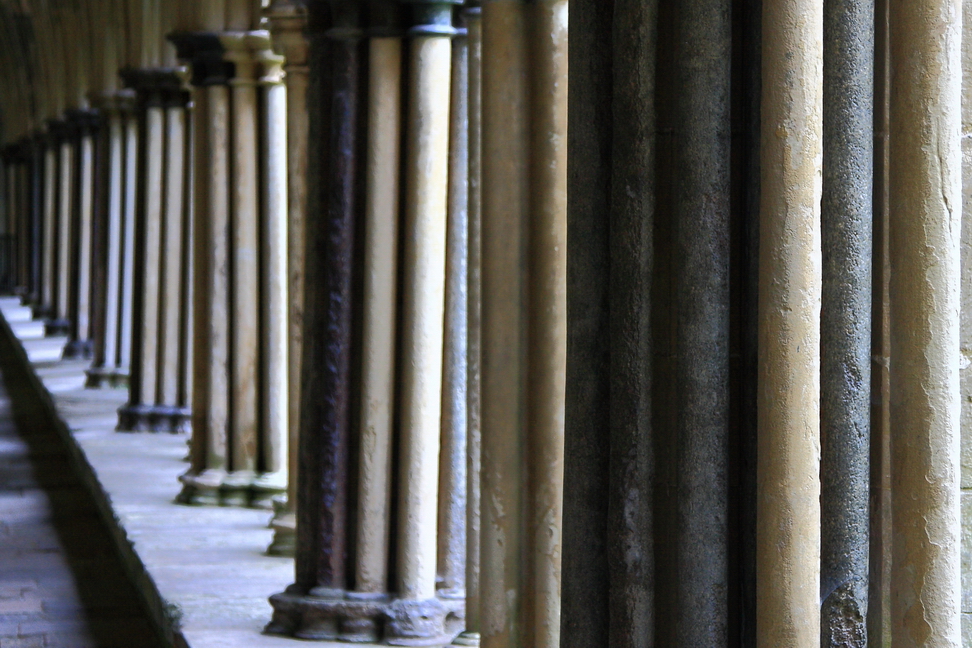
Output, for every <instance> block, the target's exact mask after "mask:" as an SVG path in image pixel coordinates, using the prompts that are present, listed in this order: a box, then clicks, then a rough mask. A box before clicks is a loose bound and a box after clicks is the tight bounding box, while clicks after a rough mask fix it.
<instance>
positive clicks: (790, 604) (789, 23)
mask: <svg viewBox="0 0 972 648" xmlns="http://www.w3.org/2000/svg"><path fill="white" fill-rule="evenodd" d="M822 41H823V5H822V3H817V2H810V1H807V0H769V1H767V2H764V3H763V95H762V129H763V130H762V132H763V137H762V149H761V168H762V173H761V191H762V194H761V202H760V231H759V391H758V396H757V399H758V400H757V406H758V411H759V431H758V441H757V443H758V449H757V452H758V457H759V461H758V462H757V527H756V540H757V544H756V645H757V646H758V647H759V648H771V647H773V648H775V647H777V646H783V645H786V646H792V647H793V648H811V647H813V648H817V647H818V646H819V645H820V295H821V267H820V255H821V249H820V245H821V244H820V197H821V163H822V139H823V138H822V128H823V42H822Z"/></svg>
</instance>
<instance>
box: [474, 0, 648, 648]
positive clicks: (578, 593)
mask: <svg viewBox="0 0 972 648" xmlns="http://www.w3.org/2000/svg"><path fill="white" fill-rule="evenodd" d="M570 24H571V28H570V79H569V84H570V105H569V109H568V113H569V115H570V125H569V128H568V135H569V140H568V142H569V143H568V146H569V169H568V183H567V191H568V194H567V198H568V204H569V205H570V208H569V210H568V226H569V231H570V236H569V237H568V239H567V245H568V255H567V259H568V267H567V291H568V297H569V299H570V304H571V306H570V318H569V321H568V346H567V348H568V351H569V353H568V357H567V388H566V389H567V392H566V393H567V397H566V406H567V416H566V422H565V455H566V461H565V480H564V556H563V616H562V621H561V645H562V646H563V647H564V648H593V647H594V646H602V645H605V644H607V645H610V646H618V647H619V648H620V647H623V648H648V647H649V646H652V645H654V635H655V628H654V626H655V623H654V573H655V570H654V545H653V534H652V522H653V506H652V499H653V480H654V453H653V445H652V444H653V432H652V420H651V393H652V385H651V382H652V381H651V378H652V336H651V325H650V324H651V298H652V270H651V269H652V266H653V255H654V252H653V249H654V248H653V228H654V210H655V181H654V168H655V131H656V118H655V111H654V99H653V98H654V96H655V54H656V30H657V6H656V3H654V2H624V3H616V4H615V5H613V7H612V6H611V5H607V4H605V3H601V2H599V1H598V0H580V1H577V0H575V2H573V3H572V5H571V22H570ZM608 42H610V43H611V44H612V47H611V48H607V47H604V43H608ZM484 54H485V52H484ZM485 100H486V97H485V96H484V102H485ZM612 124H614V125H615V126H614V127H613V128H612ZM484 126H485V125H484ZM484 135H485V130H484ZM484 145H485V140H484ZM484 153H485V146H484ZM485 180H486V178H485V177H484V181H485ZM484 190H485V185H484ZM483 197H484V200H485V198H486V196H485V193H484V196H483ZM483 207H484V211H483V217H484V220H483V226H484V229H483V233H484V235H485V233H486V220H485V218H486V216H487V212H486V209H485V208H486V204H485V202H484V204H483ZM484 240H485V239H484ZM484 261H485V257H484ZM484 279H485V276H484ZM483 317H484V324H485V321H486V317H487V311H486V310H485V303H484V311H483ZM613 358H625V362H621V363H618V362H612V359H613ZM483 360H484V363H485V360H486V359H485V357H484V359H483ZM484 367H485V364H484ZM484 377H485V376H484ZM484 396H485V394H484ZM483 432H484V435H483V442H484V445H485V442H486V434H488V429H487V428H486V427H485V420H484V428H483ZM484 550H485V547H484ZM484 577H485V575H484Z"/></svg>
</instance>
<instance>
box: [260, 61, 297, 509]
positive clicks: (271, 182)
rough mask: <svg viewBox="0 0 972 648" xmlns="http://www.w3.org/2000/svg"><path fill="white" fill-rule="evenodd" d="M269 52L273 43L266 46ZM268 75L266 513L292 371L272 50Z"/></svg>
mask: <svg viewBox="0 0 972 648" xmlns="http://www.w3.org/2000/svg"><path fill="white" fill-rule="evenodd" d="M265 46H267V47H269V42H267V43H266V44H265ZM259 56H260V59H261V62H262V64H263V66H264V73H263V76H262V77H261V79H260V83H261V86H262V88H263V107H264V127H263V130H262V133H263V146H262V149H261V153H262V160H263V174H262V180H263V196H262V199H263V214H262V230H261V237H262V244H263V249H262V255H261V258H262V264H263V265H262V270H261V273H262V283H261V285H262V290H263V292H262V302H263V320H262V323H261V326H262V339H263V341H262V345H261V348H262V351H263V358H262V364H261V365H260V368H261V373H262V376H261V386H262V400H263V407H262V410H261V412H262V417H263V418H262V428H263V441H264V443H263V449H262V455H263V456H262V463H261V469H262V471H263V474H262V475H261V476H260V479H259V481H258V482H257V484H255V487H256V493H255V496H256V498H257V499H258V500H260V499H262V500H264V502H265V505H266V507H267V508H270V507H271V506H272V500H271V498H272V497H273V496H274V495H277V494H279V493H281V492H282V491H284V489H286V486H287V464H288V455H289V452H288V447H289V440H290V439H289V436H290V430H289V423H288V416H289V407H290V405H289V403H288V401H287V399H288V396H289V387H288V382H289V369H288V366H287V355H288V339H287V335H288V333H289V323H288V309H289V307H290V306H289V299H290V295H289V290H288V288H289V286H288V284H289V280H288V272H287V89H286V88H285V87H284V85H283V79H282V76H283V74H282V72H283V70H282V69H281V65H282V63H283V58H282V57H278V56H277V55H275V54H273V52H271V51H269V50H261V51H260V52H259Z"/></svg>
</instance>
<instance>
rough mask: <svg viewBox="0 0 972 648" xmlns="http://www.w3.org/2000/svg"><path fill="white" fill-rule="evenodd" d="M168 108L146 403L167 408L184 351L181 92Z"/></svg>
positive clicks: (174, 396)
mask: <svg viewBox="0 0 972 648" xmlns="http://www.w3.org/2000/svg"><path fill="white" fill-rule="evenodd" d="M167 95H168V97H167V101H166V104H165V106H164V110H165V202H164V203H163V204H164V206H165V211H164V214H163V224H162V231H161V232H160V239H159V245H160V246H162V248H163V251H162V255H161V258H160V263H161V268H160V273H161V277H160V278H161V289H160V291H159V309H160V313H161V316H160V325H161V327H160V331H159V345H160V347H161V348H160V349H159V353H158V357H159V365H158V367H157V370H158V376H157V379H156V392H155V393H154V394H149V395H146V402H152V403H155V404H157V405H162V406H166V407H175V406H177V405H178V404H179V387H180V384H179V379H180V373H179V360H180V357H181V354H182V330H181V329H182V310H183V303H184V296H183V286H184V281H183V275H182V272H183V250H182V244H183V238H184V232H183V225H184V222H185V212H184V208H185V199H184V196H183V193H184V191H185V184H184V181H185V172H184V165H185V152H186V109H185V105H184V101H183V98H182V92H181V91H176V90H168V91H167Z"/></svg>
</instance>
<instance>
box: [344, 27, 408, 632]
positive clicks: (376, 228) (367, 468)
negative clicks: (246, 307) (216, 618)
mask: <svg viewBox="0 0 972 648" xmlns="http://www.w3.org/2000/svg"><path fill="white" fill-rule="evenodd" d="M395 27H396V25H395V22H394V15H393V14H392V16H390V17H389V19H388V20H387V21H386V24H383V25H378V26H374V25H373V27H372V29H373V30H374V31H377V32H378V33H377V34H376V35H374V36H372V37H371V38H370V39H369V40H368V71H369V78H368V145H367V151H368V153H367V160H366V162H365V164H366V173H367V175H366V177H365V209H364V219H365V222H364V237H365V240H364V278H363V293H362V303H363V304H362V310H363V313H362V324H361V330H362V334H361V336H362V344H361V348H362V351H361V356H362V357H361V423H360V429H361V433H360V434H361V441H360V446H359V447H360V457H359V460H358V465H359V466H360V468H359V473H360V474H359V476H358V512H357V513H358V515H357V547H356V554H355V572H354V577H355V578H354V582H355V594H356V595H357V596H359V597H361V598H368V597H371V598H375V599H380V598H383V597H386V596H387V590H388V553H389V552H388V548H389V536H390V529H391V506H392V502H391V499H392V497H391V494H392V489H391V479H392V424H393V420H394V409H395V376H396V372H395V342H396V332H397V329H398V327H397V324H398V316H397V310H398V309H397V306H398V290H397V287H398V263H399V255H398V246H399V240H400V237H399V202H400V201H399V195H400V182H399V176H400V173H401V170H400V159H401V151H400V149H401V146H400V144H401V127H402V125H401V122H402V119H401V93H402V88H401V85H402V78H401V77H402V38H401V35H400V34H398V33H396V32H395V31H394V28H395ZM363 625H369V626H370V627H368V628H362V634H365V635H367V636H370V637H371V638H372V640H377V638H378V636H379V634H380V633H379V629H378V628H377V627H375V625H376V624H374V623H373V622H372V623H370V624H363Z"/></svg>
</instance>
